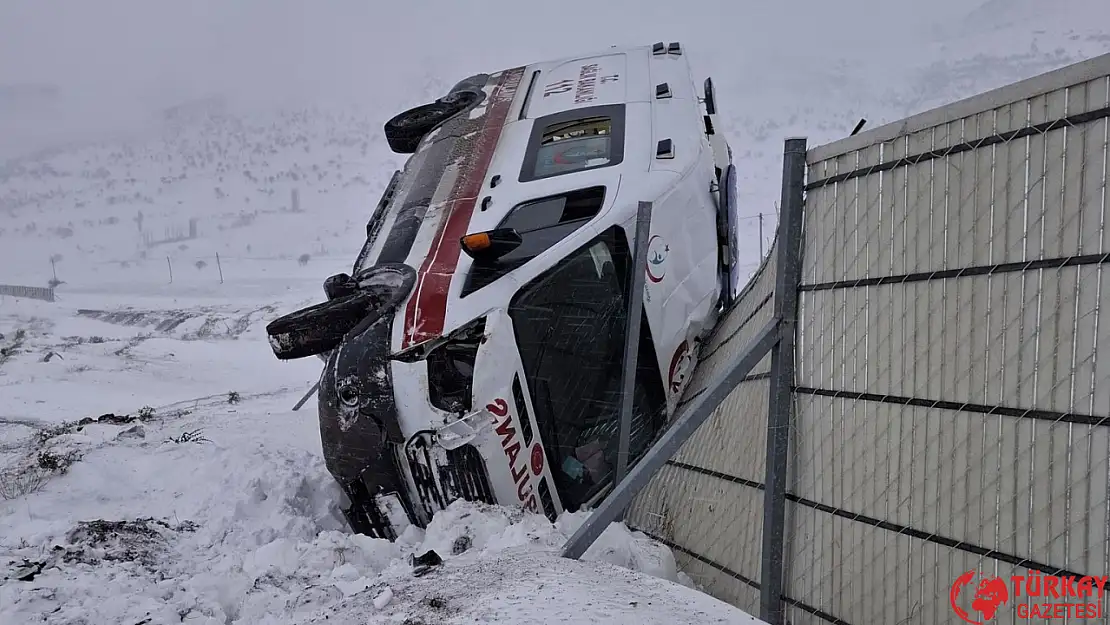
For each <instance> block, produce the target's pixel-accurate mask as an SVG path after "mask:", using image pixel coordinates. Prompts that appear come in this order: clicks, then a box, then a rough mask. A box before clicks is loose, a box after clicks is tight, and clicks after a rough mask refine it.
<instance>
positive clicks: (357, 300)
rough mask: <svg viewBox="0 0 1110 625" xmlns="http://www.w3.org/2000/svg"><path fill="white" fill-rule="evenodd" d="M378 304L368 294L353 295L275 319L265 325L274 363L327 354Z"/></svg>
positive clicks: (357, 293) (376, 307) (375, 299)
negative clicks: (275, 361) (276, 360)
mask: <svg viewBox="0 0 1110 625" xmlns="http://www.w3.org/2000/svg"><path fill="white" fill-rule="evenodd" d="M378 302H379V298H377V297H374V296H373V295H372V294H370V293H365V292H356V293H353V294H351V295H346V296H343V297H339V298H336V299H333V300H329V301H326V302H324V303H322V304H316V305H315V306H309V307H308V308H302V309H301V310H298V311H296V312H291V313H289V314H288V315H284V316H281V317H278V318H277V319H274V320H273V321H271V322H270V323H269V324H268V325H267V326H266V335H267V338H269V340H270V349H272V350H273V351H274V356H277V358H278V360H295V359H297V358H305V357H307V356H316V355H319V354H323V353H324V352H328V351H331V350H333V349H335V348H336V347H338V346H339V344H340V343H341V342H342V341H343V337H344V336H346V335H347V333H348V332H350V331H351V330H352V329H353V328H354V327H355V326H357V325H359V323H360V322H362V321H364V320H365V319H366V317H367V316H368V315H370V314H372V313H373V312H374V311H375V310H377V309H378Z"/></svg>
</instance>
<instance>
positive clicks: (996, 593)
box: [948, 571, 1010, 625]
mask: <svg viewBox="0 0 1110 625" xmlns="http://www.w3.org/2000/svg"><path fill="white" fill-rule="evenodd" d="M976 577H978V578H979V583H978V584H977V585H975V586H974V591H973V592H974V595H973V598H972V601H971V610H972V612H975V613H976V614H977V617H973V616H971V615H970V614H968V611H967V610H966V609H964V607H963V606H962V605H960V603H961V602H960V595H962V594H963V591H964V589H965V588H967V587H968V586H970V585H971V583H972V582H973V581H975V579H976ZM1009 600H1010V596H1009V592H1008V591H1007V589H1006V582H1005V581H1003V580H1002V578H1001V577H991V576H988V575H981V574H978V573H977V572H976V571H967V572H966V573H964V574H963V575H960V576H959V577H957V578H956V581H954V582H952V588H951V590H950V591H949V594H948V601H949V603H950V604H951V605H952V611H953V612H955V613H956V616H957V617H959V619H960V620H961V621H964V622H965V623H971V625H983V623H985V622H987V621H991V620H994V617H995V615H996V614H997V612H998V608H999V606H1001V605H1002V604H1004V603H1006V602H1007V601H1009ZM976 618H979V619H981V620H975V619H976Z"/></svg>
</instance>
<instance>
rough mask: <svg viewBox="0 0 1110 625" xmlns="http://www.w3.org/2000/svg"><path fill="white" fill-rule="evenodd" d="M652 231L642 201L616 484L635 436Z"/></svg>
mask: <svg viewBox="0 0 1110 625" xmlns="http://www.w3.org/2000/svg"><path fill="white" fill-rule="evenodd" d="M650 231H651V202H640V204H639V207H638V208H637V211H636V236H635V238H634V245H635V247H633V248H632V284H631V285H630V287H629V288H630V289H631V290H630V291H629V294H628V295H629V296H628V306H627V310H625V314H626V315H627V317H626V318H625V326H624V327H625V329H626V330H627V334H626V336H625V337H624V361H623V362H624V371H622V372H621V395H620V398H621V403H620V418H621V429H620V437H619V438H618V445H617V466H616V470H615V472H614V473H613V483H614V484H620V482H621V480H623V479H624V476H625V474H626V473H627V472H628V452H629V447H630V446H631V441H630V439H631V438H632V411H633V410H634V404H633V397H634V396H635V390H636V368H637V364H638V361H639V352H640V316H641V315H642V314H643V312H642V311H643V309H644V272H645V271H646V267H647V261H648V258H647V243H648V233H649V232H650Z"/></svg>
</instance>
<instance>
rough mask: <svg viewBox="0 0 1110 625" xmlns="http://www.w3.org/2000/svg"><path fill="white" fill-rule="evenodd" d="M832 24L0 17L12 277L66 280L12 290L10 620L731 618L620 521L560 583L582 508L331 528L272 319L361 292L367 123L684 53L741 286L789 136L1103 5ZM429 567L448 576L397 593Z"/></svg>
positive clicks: (859, 14) (7, 330)
mask: <svg viewBox="0 0 1110 625" xmlns="http://www.w3.org/2000/svg"><path fill="white" fill-rule="evenodd" d="M853 1H854V2H855V3H854V4H852V2H849V4H850V5H851V6H848V5H845V4H844V3H838V4H836V5H828V6H823V5H822V6H819V5H815V4H812V3H810V5H807V8H806V10H805V12H802V14H800V13H799V11H798V10H797V9H796V7H790V6H787V5H782V6H783V7H786V8H785V9H779V8H777V7H778V6H779V5H771V4H758V3H757V4H752V5H745V4H744V3H737V2H734V1H732V0H703V1H701V2H698V3H692V4H691V3H687V4H682V5H675V4H674V3H646V4H645V3H643V2H631V0H619V1H618V0H614V1H613V2H611V3H596V2H587V1H586V0H581V1H580V2H578V3H577V5H575V6H576V8H575V7H572V6H571V5H572V4H574V3H573V2H571V3H565V6H562V5H561V7H560V12H561V13H562V14H566V15H570V14H575V12H576V11H577V12H579V13H582V14H588V15H590V16H591V19H586V20H580V21H578V22H576V23H575V25H574V28H573V29H563V28H558V29H543V28H540V29H536V28H533V27H532V24H531V21H530V20H534V19H540V18H533V17H529V16H530V15H532V14H531V13H530V12H527V11H522V10H521V8H520V6H518V5H519V3H518V2H517V0H490V2H489V3H488V6H486V8H485V9H484V10H483V11H472V10H470V11H465V10H460V9H458V8H453V7H448V5H447V4H443V3H440V4H436V3H435V2H431V1H430V0H428V1H425V2H412V3H397V4H391V5H389V6H388V7H385V8H381V7H380V5H379V4H377V3H374V4H373V5H370V4H366V3H345V4H344V3H339V2H337V3H335V5H334V6H330V8H327V9H325V8H324V7H323V6H322V5H321V6H320V7H319V8H317V7H316V5H313V9H312V10H311V11H309V10H306V9H305V8H304V6H303V5H301V3H298V2H292V1H291V0H282V1H278V0H274V1H273V2H267V3H265V6H264V8H263V6H262V4H261V3H259V2H254V3H253V4H252V3H251V2H248V1H246V0H244V2H242V3H235V7H236V8H235V9H234V10H232V9H230V8H227V7H230V6H231V5H230V4H226V3H221V2H217V1H215V0H206V1H201V0H198V1H197V2H195V3H181V2H178V3H162V4H159V3H154V2H148V1H146V0H143V1H141V2H138V1H132V0H110V1H109V0H105V1H104V2H100V3H95V5H94V4H88V3H75V4H74V5H73V6H72V7H70V9H69V10H68V11H66V12H65V13H66V15H67V16H68V18H69V20H68V21H67V22H65V23H62V22H60V21H59V20H58V19H57V18H56V16H54V14H52V13H50V12H47V11H42V10H41V9H39V6H40V3H37V2H34V1H32V0H12V1H11V2H5V3H4V4H3V6H0V87H2V88H3V89H0V156H4V157H6V156H11V155H13V154H17V153H18V157H17V158H12V159H10V160H7V161H0V284H23V285H33V286H44V285H45V284H46V283H47V281H48V280H50V279H51V278H53V277H54V276H55V274H56V276H57V279H58V280H59V281H61V285H60V286H59V287H58V291H57V293H58V301H57V302H55V303H45V302H36V301H33V300H23V299H20V300H17V299H14V298H5V297H0V335H3V336H2V337H0V624H4V625H6V624H8V623H18V624H22V623H52V624H58V625H61V624H66V625H78V624H91V625H99V624H102V623H103V624H112V625H161V624H163V623H220V624H228V623H236V624H244V625H246V624H251V625H253V624H266V623H298V624H307V623H322V622H327V623H396V624H398V625H435V624H440V623H443V624H446V623H472V622H497V623H529V625H531V624H533V623H537V622H561V623H596V624H598V625H606V624H609V623H674V624H682V623H698V624H701V623H715V622H722V623H724V622H727V623H745V622H753V621H752V620H751V619H750V617H748V616H747V615H744V614H743V613H741V612H739V611H738V610H735V609H733V608H731V607H728V606H725V605H723V604H721V603H720V602H718V601H716V600H713V599H711V598H709V597H707V596H705V595H703V594H700V593H698V592H697V591H696V590H694V589H693V588H694V587H696V585H697V580H691V579H689V578H687V577H686V576H685V575H683V574H681V573H680V572H678V571H677V570H676V568H675V561H674V556H673V554H671V552H670V551H669V550H668V549H667V548H665V547H662V546H660V545H658V544H656V543H653V542H652V541H650V540H648V539H646V538H645V537H643V536H637V535H635V534H633V533H631V532H629V531H628V530H627V529H626V528H624V527H623V526H621V525H614V526H612V527H610V528H609V530H607V532H606V534H605V535H604V536H603V537H602V539H601V540H600V541H599V542H598V543H597V544H595V545H594V547H593V548H592V549H591V550H590V551H589V553H588V554H587V557H586V559H585V561H584V562H574V561H568V560H564V559H561V558H558V557H557V555H556V554H557V553H558V550H559V548H560V547H561V545H562V544H563V542H564V541H565V540H566V538H567V537H568V536H569V535H570V534H571V533H572V532H573V531H574V530H575V529H576V528H577V527H578V526H579V524H580V523H581V522H582V521H583V520H584V518H585V516H584V515H583V514H578V515H570V516H567V517H564V518H562V519H560V520H559V522H558V523H557V524H551V523H549V522H547V521H546V520H545V519H544V518H542V517H537V516H534V515H526V514H524V513H522V512H519V511H509V510H503V509H493V508H488V507H481V506H474V505H463V504H456V505H455V506H453V507H451V508H450V509H449V510H447V511H446V512H444V513H442V514H441V515H439V516H438V517H437V518H436V519H435V521H434V522H433V524H432V526H431V527H429V528H428V530H427V531H426V532H419V531H415V530H413V531H411V532H410V533H409V534H406V535H405V536H404V537H403V538H402V540H400V541H398V542H397V543H396V544H391V543H388V542H385V541H378V540H372V539H368V538H365V537H360V536H355V535H352V534H350V533H349V532H348V531H346V529H345V527H344V524H343V522H342V520H341V517H340V515H339V513H338V511H337V509H336V505H337V501H338V492H337V489H336V487H335V486H334V484H333V483H332V481H331V478H330V477H329V475H328V474H327V471H326V470H325V468H324V465H323V460H322V458H321V454H320V441H319V432H318V429H317V423H316V417H315V411H314V409H313V403H312V402H310V403H309V404H307V405H306V407H305V408H304V409H302V410H301V411H298V412H294V411H292V410H291V408H292V406H293V405H294V404H295V403H296V402H297V400H298V399H300V397H301V396H302V395H303V394H304V393H305V392H306V391H307V390H308V389H309V387H310V386H311V384H312V383H313V382H314V381H315V379H316V378H317V376H318V374H319V363H318V361H316V360H315V359H308V360H306V361H303V362H286V363H283V362H278V361H276V360H275V359H274V358H273V356H272V355H271V352H270V350H269V347H268V345H267V343H266V341H265V340H264V335H263V327H264V325H265V323H266V322H268V321H269V320H270V319H273V318H274V317H276V316H278V315H280V314H282V313H285V312H289V311H291V310H294V309H296V308H298V307H301V306H304V305H306V304H309V303H314V302H316V301H319V299H320V298H321V297H322V289H321V283H322V280H323V278H324V277H326V276H328V275H330V274H332V273H336V272H339V271H344V270H347V269H348V268H349V266H350V263H351V261H352V260H353V258H354V255H355V254H356V252H357V250H358V248H359V246H360V245H361V242H362V236H363V232H364V230H363V229H364V226H365V220H366V218H367V216H368V213H369V209H370V208H371V207H372V206H373V204H374V202H376V201H377V198H378V196H379V194H380V193H381V191H382V188H383V187H384V185H385V183H386V182H387V181H388V179H389V176H390V174H391V173H392V171H393V170H394V169H396V168H397V167H399V166H400V165H401V164H402V162H403V159H402V157H400V156H399V155H395V154H392V153H391V152H390V151H389V150H388V148H387V147H386V146H385V144H384V141H383V140H382V137H381V132H380V129H381V124H382V122H384V121H385V120H386V119H387V118H388V117H390V116H392V114H393V113H394V112H396V111H397V110H399V109H400V108H402V107H406V106H412V105H415V104H419V103H421V102H423V101H426V100H427V99H430V98H432V97H435V96H437V95H439V94H441V93H442V92H443V90H445V89H446V88H447V87H449V86H450V85H451V84H453V83H454V82H455V81H456V80H457V79H459V78H462V77H464V76H465V75H468V74H469V73H473V72H475V71H489V70H496V69H501V68H503V67H507V66H513V65H516V64H520V63H527V62H530V61H534V60H540V59H543V58H547V57H549V56H552V55H563V54H566V53H567V52H568V51H571V50H586V51H592V50H596V49H600V48H604V47H605V46H607V45H609V44H616V43H650V42H653V41H657V40H681V41H682V42H683V44H684V46H685V50H686V53H687V54H689V55H690V58H691V62H692V64H693V66H694V68H695V72H696V74H697V76H696V77H697V79H698V80H699V82H700V80H701V79H702V78H703V77H705V76H708V75H712V76H713V77H714V82H715V84H716V88H717V93H718V98H719V101H720V103H719V104H720V109H721V111H722V126H723V130H724V132H725V133H726V135H727V137H728V139H729V141H730V143H731V144H732V146H733V150H734V152H735V155H736V159H737V167H738V170H739V177H740V189H739V191H740V194H739V197H740V204H741V211H742V213H743V215H742V216H743V217H744V218H745V220H744V221H743V222H742V225H743V233H744V235H745V236H746V237H747V240H748V241H749V243H750V244H749V246H748V247H747V248H745V249H743V250H742V252H741V253H742V255H743V257H742V262H744V263H745V264H746V267H747V269H749V270H754V269H755V267H756V266H757V265H758V262H759V249H760V245H759V241H758V234H757V233H758V219H757V218H756V217H755V216H756V215H757V214H758V213H763V214H764V215H765V217H766V218H765V221H764V239H765V244H764V246H763V248H764V251H766V247H767V244H768V243H769V241H770V238H771V236H772V233H773V231H774V227H775V216H774V212H775V202H776V201H777V200H778V197H779V177H778V176H779V172H780V171H781V142H782V139H783V138H784V137H786V136H790V135H798V134H801V135H807V136H808V137H809V138H810V142H811V145H817V144H820V143H823V142H826V141H830V140H833V139H836V138H839V137H841V136H843V135H845V134H847V133H848V132H849V131H850V130H851V128H852V126H854V125H855V123H856V122H857V121H858V119H859V118H860V117H866V118H867V119H868V125H869V126H875V125H878V124H881V123H884V122H888V121H893V120H895V119H897V118H899V117H902V116H904V115H908V114H912V113H915V112H919V111H921V110H923V109H925V108H928V107H931V106H935V105H939V104H942V103H944V102H945V101H948V100H951V99H955V98H959V97H964V96H967V95H971V94H972V93H974V92H977V91H981V90H984V89H989V88H992V87H997V86H1000V85H1002V84H1004V83H1006V82H1010V81H1013V80H1017V79H1020V78H1025V77H1028V76H1032V75H1034V74H1036V73H1039V72H1042V71H1046V70H1049V69H1052V68H1054V67H1060V66H1063V65H1066V64H1068V63H1070V62H1074V61H1077V60H1080V59H1082V58H1087V57H1090V56H1093V55H1095V54H1100V53H1104V52H1106V51H1108V50H1110V37H1107V36H1106V34H1105V32H1104V31H1105V27H1104V26H1102V24H1106V23H1110V8H1108V7H1110V5H1107V4H1106V3H1105V0H1062V5H1057V4H1044V3H1037V2H1033V1H1032V0H1019V1H1014V2H1001V1H1000V0H990V1H989V2H986V3H981V4H982V7H974V6H968V5H966V3H963V2H958V1H957V0H945V1H941V2H937V3H930V4H928V5H926V4H922V3H907V4H903V5H900V4H899V3H871V4H870V5H868V4H867V2H866V1H865V0H853ZM340 5H342V6H340ZM693 5H696V7H695V6H693ZM863 5H867V6H863ZM896 5H897V6H896ZM371 6H372V8H370V7H371ZM252 7H253V8H252ZM695 9H696V10H695ZM633 10H634V17H635V19H634V20H632V19H628V18H629V16H630V15H633V13H630V11H633ZM675 10H678V11H680V12H681V13H682V15H676V14H675V13H674V11H675ZM511 15H518V17H515V18H514V17H507V16H511ZM491 16H496V17H497V19H498V20H501V22H500V24H501V25H500V26H499V27H498V28H497V29H495V30H494V32H493V34H494V35H496V36H475V33H484V32H487V30H486V29H487V27H488V26H489V23H488V22H489V21H490V20H491V19H493V17H491ZM519 16H523V17H519ZM927 16H932V17H933V18H935V19H936V20H938V23H935V24H932V25H930V24H929V23H928V20H926V19H925V18H926V17H927ZM803 18H804V19H803ZM156 23H157V24H160V25H157V26H156V25H155V24H156ZM614 23H620V24H622V28H620V29H614V27H613V24H614ZM413 24H420V25H421V35H422V36H421V37H419V38H417V37H414V36H413V32H414V31H413V27H412V25H413ZM136 25H141V26H136ZM618 30H619V35H618ZM549 31H550V32H549ZM259 32H264V33H265V35H266V36H262V35H259V34H258V33H259ZM200 35H203V36H200ZM252 37H253V38H252ZM63 41H64V42H65V43H64V45H63V44H62V43H57V44H53V43H51V44H50V45H58V46H60V47H59V48H58V50H62V51H61V52H59V51H58V50H54V49H47V48H44V47H43V46H44V45H46V44H44V43H43V42H63ZM432 42H435V43H436V45H431V43H432ZM787 43H789V44H790V45H786V44H787ZM171 57H172V58H171ZM385 57H388V62H383V59H384V58H385ZM152 59H154V60H152ZM167 59H168V60H172V61H173V63H169V61H168V60H167ZM78 60H79V61H80V62H79V63H78V62H77V61H78ZM402 61H403V62H402ZM159 62H160V63H161V64H159ZM142 80H146V81H147V82H145V83H143V84H144V85H146V86H148V87H149V86H150V85H154V86H155V87H157V88H156V89H153V91H151V90H147V91H143V92H142V93H140V92H139V91H140V90H136V89H135V88H134V87H135V85H136V84H138V83H140V82H142ZM51 82H58V83H60V84H63V83H64V85H65V88H63V89H61V90H60V91H58V92H54V91H52V90H51V89H49V88H40V87H39V86H36V85H38V84H39V83H44V84H49V83H51ZM13 85H14V86H13ZM155 91H156V92H157V94H156V95H157V96H158V97H156V98H155V97H153V96H152V93H154V92H155ZM225 92H226V93H227V94H228V95H229V97H228V98H226V99H224V98H222V97H211V98H210V97H208V96H210V95H213V94H221V93H225ZM290 93H295V94H296V96H297V97H295V98H289V97H286V96H288V95H289V94H290ZM94 96H95V97H94ZM140 96H141V97H140ZM144 98H146V99H144ZM270 99H273V100H274V101H275V102H276V101H279V100H280V102H281V106H277V105H273V106H270V104H271V102H269V100H270ZM125 100H126V102H125ZM125 103H126V106H124V104H125ZM175 103H186V104H187V105H186V106H184V107H182V108H179V109H177V111H176V116H175V117H173V119H170V120H167V119H165V118H162V117H159V115H157V114H153V113H152V112H154V111H158V110H162V109H161V107H165V106H167V105H169V104H175ZM260 103H261V104H265V106H260ZM90 119H92V120H93V122H92V123H89V120H90ZM28 146H33V147H34V150H31V148H30V147H28ZM294 192H296V196H295V197H294ZM429 550H434V551H435V552H436V553H437V554H439V555H440V556H442V557H443V559H444V563H443V564H442V565H441V566H437V567H435V568H433V569H432V570H431V571H430V572H428V573H427V574H425V575H421V576H416V575H414V568H413V564H412V562H411V561H410V557H411V556H421V555H422V554H425V553H426V552H428V551H429Z"/></svg>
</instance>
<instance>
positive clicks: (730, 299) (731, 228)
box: [717, 164, 740, 308]
mask: <svg viewBox="0 0 1110 625" xmlns="http://www.w3.org/2000/svg"><path fill="white" fill-rule="evenodd" d="M718 189H719V194H720V195H719V197H718V201H717V206H718V209H717V210H718V213H717V224H718V226H717V227H718V229H719V232H718V236H719V237H720V238H721V245H720V246H719V247H718V249H720V250H721V252H720V256H721V279H722V281H723V282H724V284H723V285H722V287H723V288H722V293H721V303H722V304H723V306H724V307H725V308H730V307H732V304H733V303H734V302H735V300H736V295H737V292H736V289H737V284H736V282H737V280H738V278H739V267H737V262H738V260H739V255H740V250H739V249H737V247H738V244H739V234H740V233H739V232H738V224H737V221H736V166H735V165H732V164H729V166H728V167H726V168H725V170H724V172H723V173H722V175H721V181H720V184H719V185H718ZM726 250H727V253H726Z"/></svg>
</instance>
